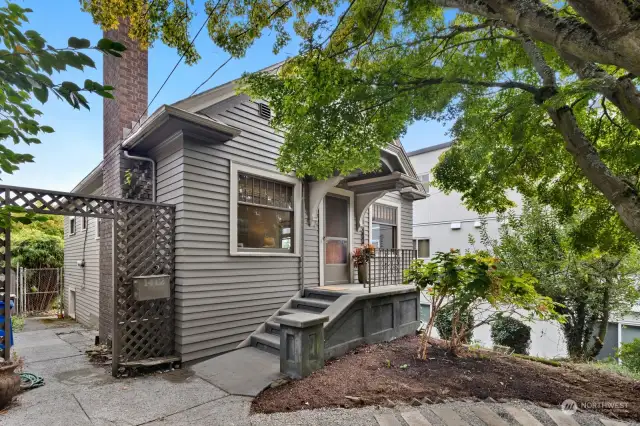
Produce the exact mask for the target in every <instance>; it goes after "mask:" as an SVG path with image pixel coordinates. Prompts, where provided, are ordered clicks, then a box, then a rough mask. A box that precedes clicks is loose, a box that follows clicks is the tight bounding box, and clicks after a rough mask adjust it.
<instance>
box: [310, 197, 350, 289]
mask: <svg viewBox="0 0 640 426" xmlns="http://www.w3.org/2000/svg"><path fill="white" fill-rule="evenodd" d="M327 194H335V195H341V196H343V197H348V198H349V221H348V226H349V235H348V237H349V242H348V243H347V244H348V247H349V252H348V253H347V256H348V258H347V261H348V264H349V265H351V252H352V251H353V249H354V248H355V245H354V243H355V241H354V240H353V234H354V232H355V224H354V223H355V222H354V220H355V219H354V218H355V217H356V214H355V202H354V199H355V197H354V194H353V191H347V190H346V189H342V188H331V189H330V190H329V191H327ZM318 209H319V210H318V250H319V253H320V256H319V259H320V260H319V262H320V268H319V272H320V277H319V280H320V286H324V285H325V282H324V266H325V265H324V255H325V252H324V197H322V201H320V206H319V207H318ZM350 269H351V270H352V271H351V272H352V273H353V267H352V266H350Z"/></svg>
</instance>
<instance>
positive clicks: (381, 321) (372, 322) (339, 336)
mask: <svg viewBox="0 0 640 426" xmlns="http://www.w3.org/2000/svg"><path fill="white" fill-rule="evenodd" d="M341 303H347V304H349V305H350V306H348V308H344V309H343V312H342V313H341V314H340V315H339V316H338V317H336V318H332V320H331V321H330V322H329V323H328V324H327V325H326V326H325V330H324V332H325V339H324V342H325V343H324V353H325V359H330V358H335V357H337V356H340V355H343V354H345V353H347V352H348V351H350V350H351V349H353V348H355V347H357V346H360V345H362V344H371V343H378V342H383V341H389V340H392V339H395V338H398V337H402V336H407V335H410V334H414V333H415V332H416V330H417V328H418V325H419V324H420V323H419V318H420V298H419V293H418V292H416V291H409V292H402V293H397V294H386V295H385V294H375V293H374V294H362V295H357V296H349V297H347V296H342V297H341V298H340V299H338V300H337V301H336V302H334V305H335V307H334V306H332V307H331V308H333V309H336V310H340V309H341V308H340V306H339V305H340V304H341ZM331 308H330V309H331Z"/></svg>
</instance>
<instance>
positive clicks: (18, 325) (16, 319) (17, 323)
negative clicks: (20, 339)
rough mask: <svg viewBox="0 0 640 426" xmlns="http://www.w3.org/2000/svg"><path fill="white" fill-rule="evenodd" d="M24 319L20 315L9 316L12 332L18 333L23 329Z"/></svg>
mask: <svg viewBox="0 0 640 426" xmlns="http://www.w3.org/2000/svg"><path fill="white" fill-rule="evenodd" d="M24 319H25V318H24V316H22V315H14V316H12V317H11V326H12V327H13V332H14V333H20V332H21V331H22V330H24Z"/></svg>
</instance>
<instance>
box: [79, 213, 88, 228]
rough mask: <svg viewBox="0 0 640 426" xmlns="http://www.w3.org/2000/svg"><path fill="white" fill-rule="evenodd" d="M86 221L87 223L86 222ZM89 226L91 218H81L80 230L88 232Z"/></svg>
mask: <svg viewBox="0 0 640 426" xmlns="http://www.w3.org/2000/svg"><path fill="white" fill-rule="evenodd" d="M85 219H86V222H85ZM88 226H89V218H88V217H87V216H80V230H81V231H86V230H87V227H88Z"/></svg>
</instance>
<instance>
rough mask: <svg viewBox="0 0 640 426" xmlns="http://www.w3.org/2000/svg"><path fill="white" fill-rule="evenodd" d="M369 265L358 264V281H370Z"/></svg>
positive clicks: (361, 282) (364, 282) (365, 282)
mask: <svg viewBox="0 0 640 426" xmlns="http://www.w3.org/2000/svg"><path fill="white" fill-rule="evenodd" d="M368 266H369V265H367V264H366V263H363V264H360V265H358V282H359V283H360V284H367V283H368V282H369V267H368Z"/></svg>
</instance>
